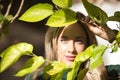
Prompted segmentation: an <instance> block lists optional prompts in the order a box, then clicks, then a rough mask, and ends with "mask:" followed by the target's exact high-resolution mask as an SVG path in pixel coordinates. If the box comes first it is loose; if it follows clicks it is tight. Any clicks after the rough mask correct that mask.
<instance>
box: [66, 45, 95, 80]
mask: <svg viewBox="0 0 120 80" xmlns="http://www.w3.org/2000/svg"><path fill="white" fill-rule="evenodd" d="M94 46H95V45H91V46H89V47H88V48H87V49H86V50H85V51H83V52H81V53H79V54H78V55H77V56H76V58H75V60H74V63H73V65H72V70H71V71H70V72H69V73H68V75H67V80H74V79H75V77H76V76H77V73H78V70H79V68H80V66H81V64H82V63H83V62H85V61H86V60H88V59H89V58H90V57H91V55H92V51H93V49H94ZM81 80H82V79H81Z"/></svg>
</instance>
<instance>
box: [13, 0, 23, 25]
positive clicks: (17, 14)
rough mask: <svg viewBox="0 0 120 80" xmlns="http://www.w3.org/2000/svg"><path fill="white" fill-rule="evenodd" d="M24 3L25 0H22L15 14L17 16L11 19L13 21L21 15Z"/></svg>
mask: <svg viewBox="0 0 120 80" xmlns="http://www.w3.org/2000/svg"><path fill="white" fill-rule="evenodd" d="M23 4H24V0H21V3H20V7H19V9H18V11H17V13H16V14H15V16H14V17H13V19H12V20H11V23H12V22H13V21H14V20H15V19H16V18H17V17H18V16H19V14H20V11H21V9H22V7H23Z"/></svg>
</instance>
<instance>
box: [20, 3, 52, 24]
mask: <svg viewBox="0 0 120 80" xmlns="http://www.w3.org/2000/svg"><path fill="white" fill-rule="evenodd" d="M52 9H53V6H52V5H51V4H48V3H38V4H36V5H34V6H32V7H31V8H29V9H28V10H26V12H25V13H24V14H23V15H22V16H21V17H20V18H19V20H23V21H27V22H38V21H41V20H43V19H45V18H46V17H48V16H50V15H51V14H53V10H52Z"/></svg>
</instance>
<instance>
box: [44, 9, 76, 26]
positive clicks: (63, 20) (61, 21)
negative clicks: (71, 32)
mask: <svg viewBox="0 0 120 80" xmlns="http://www.w3.org/2000/svg"><path fill="white" fill-rule="evenodd" d="M75 22H77V19H76V13H75V12H74V11H72V10H70V9H60V10H58V11H56V12H55V13H54V14H53V15H52V16H51V17H50V18H49V19H48V21H47V23H46V25H48V26H51V27H63V26H66V25H70V24H73V23H75Z"/></svg>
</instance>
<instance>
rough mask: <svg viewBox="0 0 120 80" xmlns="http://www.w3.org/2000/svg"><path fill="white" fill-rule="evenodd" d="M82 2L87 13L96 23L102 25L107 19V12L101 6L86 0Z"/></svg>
mask: <svg viewBox="0 0 120 80" xmlns="http://www.w3.org/2000/svg"><path fill="white" fill-rule="evenodd" d="M82 2H83V5H84V7H85V9H86V11H87V13H88V15H89V16H90V17H91V18H92V19H93V20H95V21H96V22H97V23H99V24H101V25H103V24H105V23H106V22H107V21H108V16H107V14H106V13H105V12H104V11H103V10H102V9H101V8H99V7H97V6H95V5H93V4H92V3H89V2H88V1H87V0H82Z"/></svg>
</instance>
